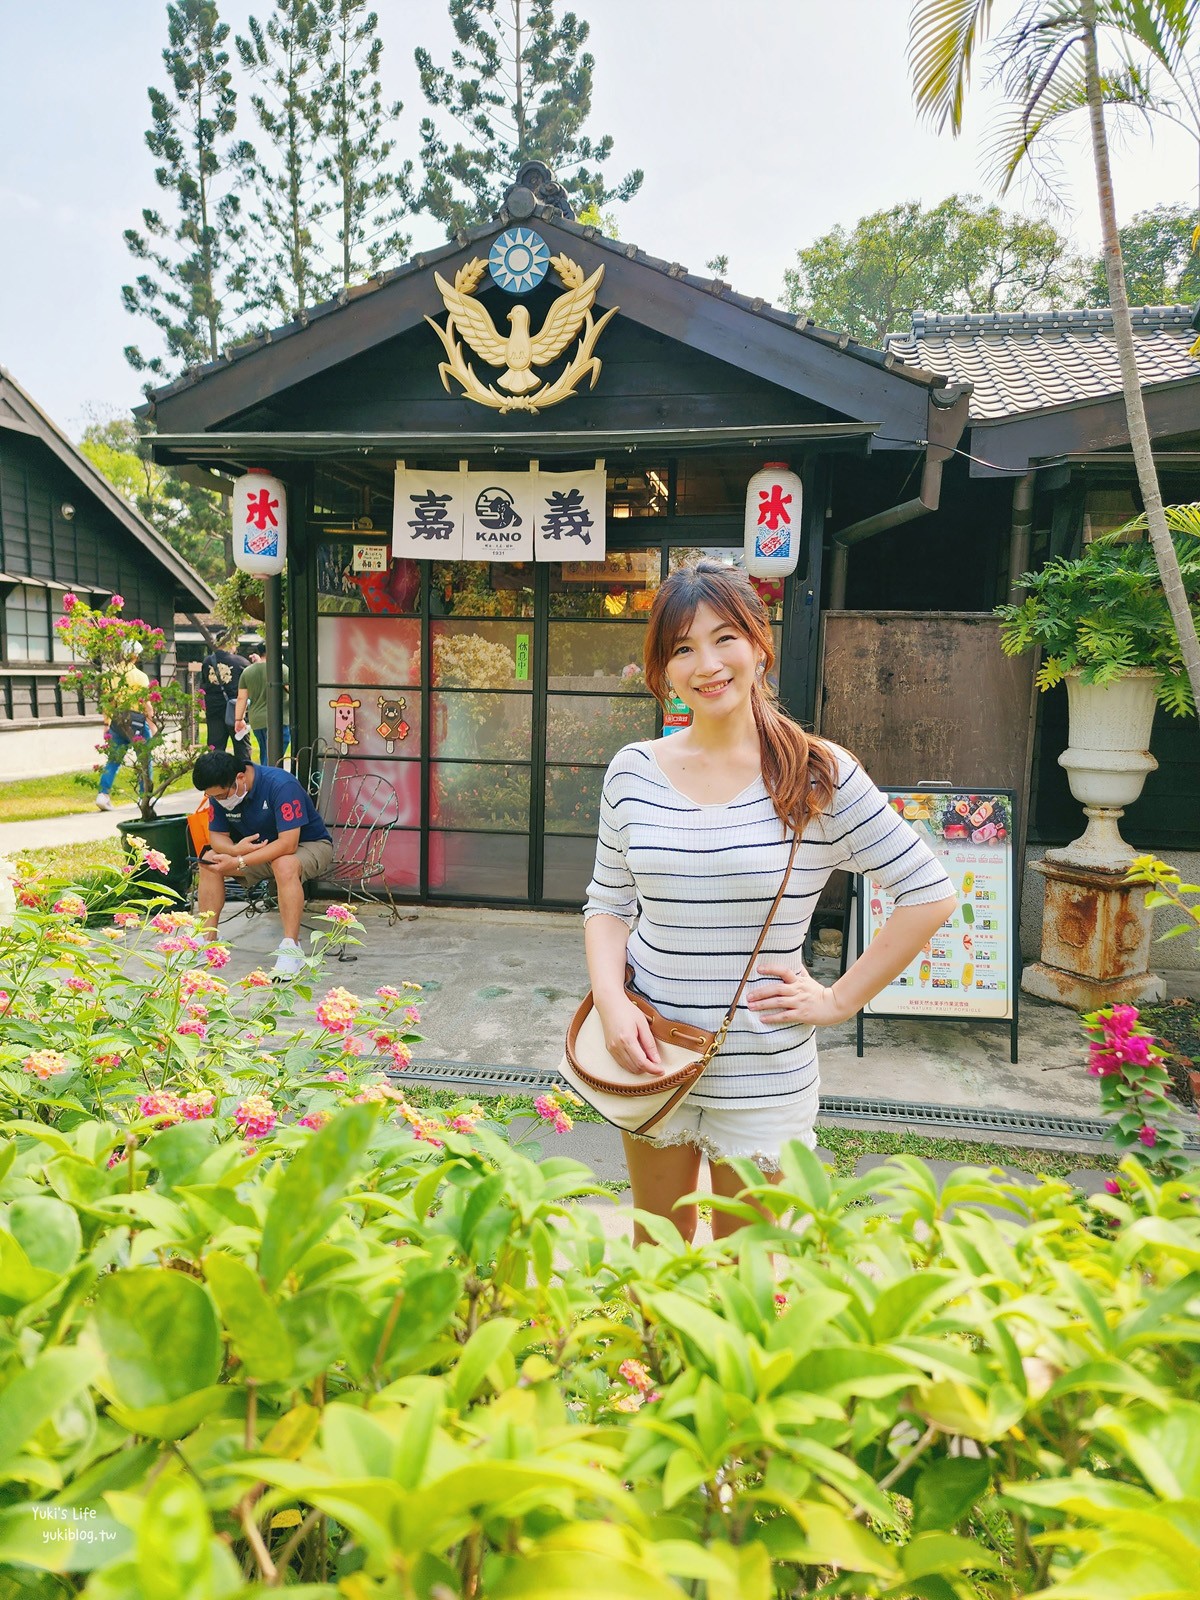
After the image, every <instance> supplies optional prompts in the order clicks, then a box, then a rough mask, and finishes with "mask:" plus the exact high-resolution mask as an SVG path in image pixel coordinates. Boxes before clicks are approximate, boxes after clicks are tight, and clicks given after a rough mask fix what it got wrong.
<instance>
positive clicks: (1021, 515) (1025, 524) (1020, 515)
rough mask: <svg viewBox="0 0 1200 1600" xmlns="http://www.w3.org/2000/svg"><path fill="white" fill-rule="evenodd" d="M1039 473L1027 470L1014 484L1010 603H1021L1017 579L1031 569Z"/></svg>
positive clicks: (1009, 584) (1010, 550)
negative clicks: (1036, 483)
mask: <svg viewBox="0 0 1200 1600" xmlns="http://www.w3.org/2000/svg"><path fill="white" fill-rule="evenodd" d="M1036 477H1037V474H1036V473H1034V472H1027V473H1026V474H1025V476H1024V477H1023V478H1018V479H1017V481H1016V482H1015V483H1014V484H1013V497H1012V530H1011V532H1010V533H1009V536H1008V603H1009V605H1010V606H1015V605H1020V603H1021V590H1020V588H1019V587H1018V585H1017V579H1018V578H1019V577H1020V576H1021V574H1022V573H1023V572H1028V571H1029V551H1030V548H1031V546H1032V542H1033V485H1034V480H1035V479H1036Z"/></svg>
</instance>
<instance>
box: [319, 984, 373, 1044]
mask: <svg viewBox="0 0 1200 1600" xmlns="http://www.w3.org/2000/svg"><path fill="white" fill-rule="evenodd" d="M361 1006H362V1001H361V1000H360V999H359V998H358V996H357V995H355V994H351V993H350V991H349V990H348V989H341V988H337V989H331V990H330V991H329V993H328V994H327V995H326V996H325V998H324V999H323V1000H321V1001H319V1002H318V1004H317V1006H316V1008H315V1012H314V1015H315V1016H316V1019H317V1021H318V1022H319V1023H320V1024H321V1026H322V1027H323V1028H326V1029H328V1031H329V1032H330V1033H348V1032H349V1030H350V1029H351V1028H352V1027H353V1026H354V1019H355V1017H356V1016H357V1015H358V1012H359V1008H360V1007H361Z"/></svg>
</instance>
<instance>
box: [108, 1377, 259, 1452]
mask: <svg viewBox="0 0 1200 1600" xmlns="http://www.w3.org/2000/svg"><path fill="white" fill-rule="evenodd" d="M245 1409H246V1401H245V1397H244V1393H243V1391H242V1390H241V1389H235V1388H234V1387H233V1386H232V1385H231V1384H227V1383H215V1384H210V1385H209V1387H208V1388H206V1389H197V1390H196V1392H195V1393H194V1394H185V1395H184V1396H183V1398H182V1399H181V1400H172V1401H170V1402H168V1403H167V1404H165V1405H156V1406H124V1405H122V1404H121V1402H120V1401H119V1400H113V1401H110V1403H109V1408H108V1410H109V1415H110V1416H111V1417H112V1419H113V1421H114V1422H117V1423H119V1424H120V1425H121V1427H122V1428H125V1429H127V1430H128V1432H130V1433H139V1434H145V1435H146V1436H147V1437H149V1438H151V1439H182V1438H183V1437H184V1436H185V1435H186V1434H189V1433H192V1432H194V1431H195V1429H196V1428H198V1427H199V1426H200V1424H201V1423H202V1422H205V1421H207V1420H208V1419H209V1418H210V1417H217V1416H226V1417H234V1416H236V1417H240V1416H241V1415H242V1414H243V1413H244V1411H245Z"/></svg>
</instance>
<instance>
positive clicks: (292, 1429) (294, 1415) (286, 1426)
mask: <svg viewBox="0 0 1200 1600" xmlns="http://www.w3.org/2000/svg"><path fill="white" fill-rule="evenodd" d="M320 1429H321V1413H320V1411H319V1410H318V1409H317V1407H316V1406H310V1405H303V1404H301V1405H298V1406H293V1407H292V1409H291V1410H290V1411H286V1412H285V1413H284V1414H283V1416H282V1417H280V1419H279V1421H278V1422H276V1423H273V1424H272V1426H271V1428H270V1431H269V1432H268V1434H267V1436H266V1438H265V1439H264V1440H263V1442H262V1448H263V1449H264V1450H265V1451H266V1453H267V1454H268V1455H269V1456H279V1457H280V1458H281V1459H283V1460H286V1461H297V1460H299V1458H300V1457H301V1456H302V1455H303V1454H304V1452H305V1451H306V1450H307V1449H308V1447H309V1445H310V1444H311V1443H312V1442H313V1440H314V1439H315V1438H316V1437H317V1434H318V1433H319V1432H320Z"/></svg>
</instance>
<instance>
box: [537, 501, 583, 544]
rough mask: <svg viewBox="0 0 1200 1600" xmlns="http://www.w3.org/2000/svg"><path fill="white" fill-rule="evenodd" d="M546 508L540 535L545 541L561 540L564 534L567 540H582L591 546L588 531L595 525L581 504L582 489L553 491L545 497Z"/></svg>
mask: <svg viewBox="0 0 1200 1600" xmlns="http://www.w3.org/2000/svg"><path fill="white" fill-rule="evenodd" d="M546 506H547V508H548V509H547V511H546V518H545V521H544V522H543V523H542V533H543V535H544V536H545V537H546V538H547V539H561V538H562V537H563V535H564V534H565V535H566V536H567V538H568V539H582V540H583V542H584V544H591V542H592V536H591V534H590V533H589V532H588V529H590V528H593V527H594V526H595V524H594V523H593V521H592V513H591V512H590V511H589V510H588V508H587V507H586V506H585V505H584V503H583V490H582V489H555V491H554V492H553V494H550V495H547V497H546Z"/></svg>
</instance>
